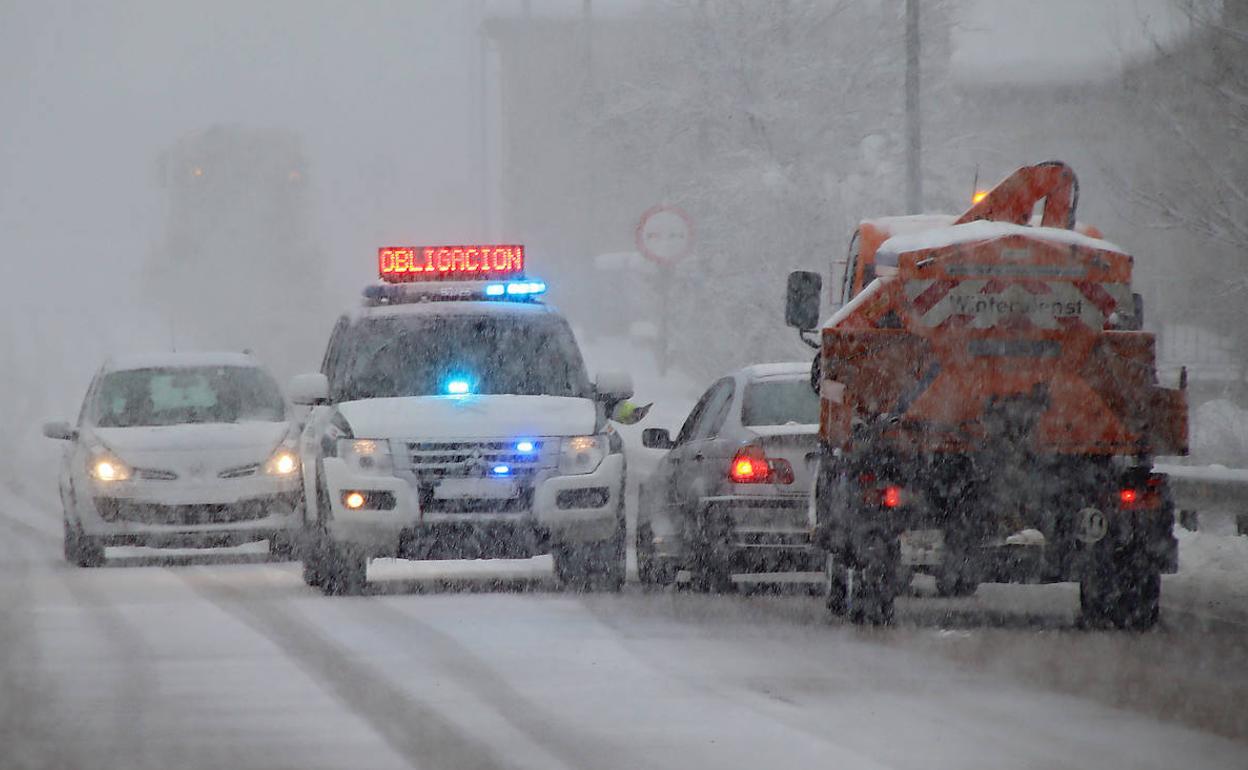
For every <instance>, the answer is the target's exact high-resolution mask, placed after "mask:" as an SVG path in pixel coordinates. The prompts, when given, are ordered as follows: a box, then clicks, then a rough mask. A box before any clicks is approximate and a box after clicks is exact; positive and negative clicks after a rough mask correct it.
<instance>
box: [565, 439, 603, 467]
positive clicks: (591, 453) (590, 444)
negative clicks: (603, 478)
mask: <svg viewBox="0 0 1248 770" xmlns="http://www.w3.org/2000/svg"><path fill="white" fill-rule="evenodd" d="M609 452H610V446H609V445H608V439H607V437H606V436H605V435H596V436H568V437H567V438H565V439H564V440H563V444H562V445H561V446H560V447H559V473H561V474H562V475H564V476H576V475H580V474H584V473H593V472H594V471H596V470H598V466H599V465H602V461H603V460H605V459H606V457H607V454H608V453H609Z"/></svg>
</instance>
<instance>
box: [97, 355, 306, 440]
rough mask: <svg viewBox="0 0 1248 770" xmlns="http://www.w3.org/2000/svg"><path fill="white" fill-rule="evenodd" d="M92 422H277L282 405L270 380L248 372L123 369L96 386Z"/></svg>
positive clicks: (120, 425) (282, 414) (104, 425)
mask: <svg viewBox="0 0 1248 770" xmlns="http://www.w3.org/2000/svg"><path fill="white" fill-rule="evenodd" d="M92 417H93V420H94V423H95V424H96V425H97V426H99V427H101V428H134V427H140V426H164V425H180V424H183V423H232V422H252V421H259V422H282V421H284V420H285V419H286V402H285V401H284V400H283V398H282V393H281V391H280V390H278V387H277V383H275V382H274V381H273V378H272V377H270V376H269V375H268V374H266V373H265V372H264V371H263V370H261V369H256V368H254V367H245V366H203V367H170V368H152V369H127V370H125V371H118V372H109V373H108V374H105V375H104V377H103V378H102V379H101V380H100V383H99V385H98V386H97V388H96V393H95V399H94V403H93V413H92Z"/></svg>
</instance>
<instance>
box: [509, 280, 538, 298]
mask: <svg viewBox="0 0 1248 770" xmlns="http://www.w3.org/2000/svg"><path fill="white" fill-rule="evenodd" d="M545 293H546V284H545V282H543V281H512V282H510V283H508V284H507V296H509V297H526V296H527V297H532V296H536V295H538V294H545Z"/></svg>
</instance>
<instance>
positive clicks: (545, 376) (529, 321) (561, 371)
mask: <svg viewBox="0 0 1248 770" xmlns="http://www.w3.org/2000/svg"><path fill="white" fill-rule="evenodd" d="M353 334H354V337H353V339H352V340H351V341H350V342H349V343H348V347H349V348H350V351H349V352H348V353H347V355H346V356H345V357H344V360H343V361H342V363H343V367H342V370H341V371H340V372H339V375H340V376H339V377H338V378H337V379H339V380H340V381H339V382H338V383H337V387H336V388H335V390H336V391H337V395H338V397H339V398H341V399H343V400H357V399H365V398H387V397H396V396H440V395H457V394H460V393H472V394H515V395H523V396H572V397H579V398H588V397H590V396H591V395H592V392H591V388H590V384H589V378H588V376H587V375H586V374H585V365H584V363H583V362H582V361H581V354H580V350H579V349H578V348H577V346H576V341H575V339H574V338H573V336H572V330H571V329H570V328H568V325H567V323H566V322H564V321H563V320H562V319H559V318H557V317H553V316H528V315H525V316H520V315H515V316H506V315H490V316H485V315H479V316H478V315H448V316H436V317H427V316H419V317H392V318H375V319H369V320H367V321H364V322H363V323H361V324H360V325H359V326H358V327H356V329H355V330H354V332H353Z"/></svg>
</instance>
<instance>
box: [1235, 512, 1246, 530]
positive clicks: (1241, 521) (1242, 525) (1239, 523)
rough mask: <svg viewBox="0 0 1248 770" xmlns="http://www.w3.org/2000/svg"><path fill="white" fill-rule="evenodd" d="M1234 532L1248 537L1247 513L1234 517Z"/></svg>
mask: <svg viewBox="0 0 1248 770" xmlns="http://www.w3.org/2000/svg"><path fill="white" fill-rule="evenodd" d="M1235 531H1236V532H1237V533H1239V534H1241V535H1248V513H1241V514H1239V515H1238V516H1236V517H1235Z"/></svg>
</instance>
